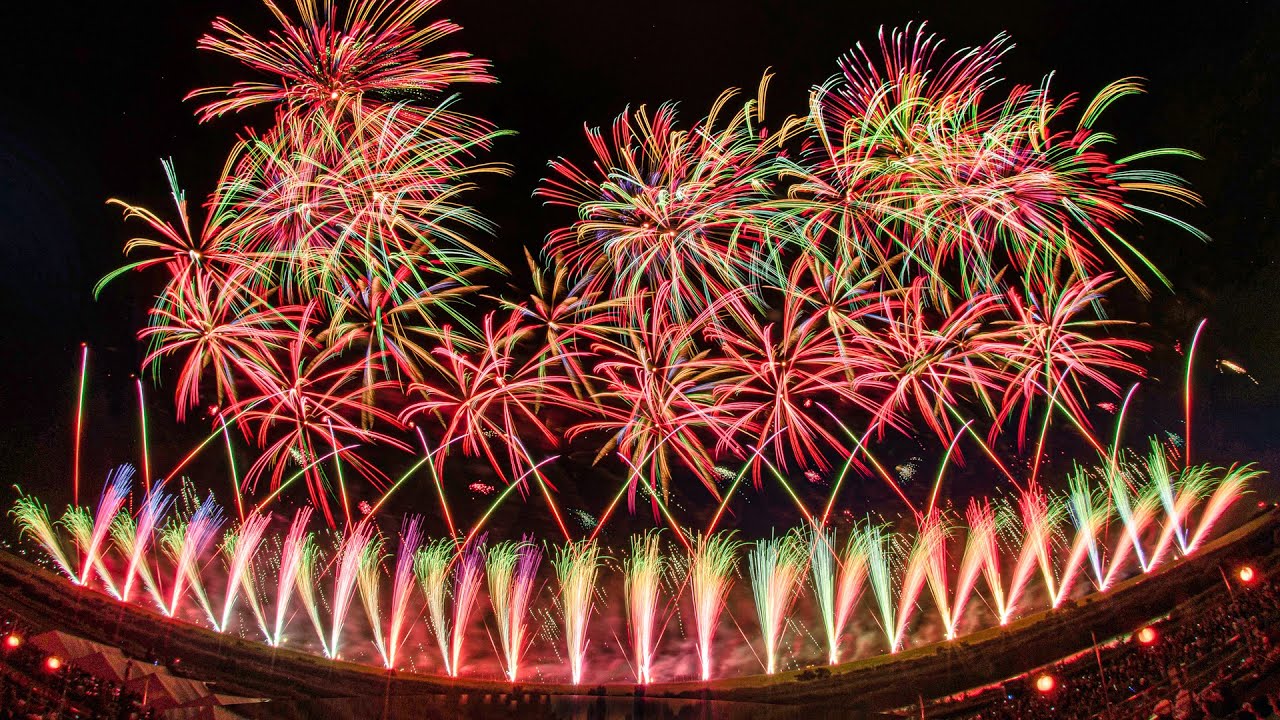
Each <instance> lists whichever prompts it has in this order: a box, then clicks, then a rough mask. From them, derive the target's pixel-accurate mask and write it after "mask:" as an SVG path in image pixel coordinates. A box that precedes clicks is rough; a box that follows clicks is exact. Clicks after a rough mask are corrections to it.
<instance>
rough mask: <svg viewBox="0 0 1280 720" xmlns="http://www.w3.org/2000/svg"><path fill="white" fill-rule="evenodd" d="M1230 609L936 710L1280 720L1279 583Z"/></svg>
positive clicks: (1163, 626) (1175, 622)
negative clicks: (1275, 719) (1268, 719)
mask: <svg viewBox="0 0 1280 720" xmlns="http://www.w3.org/2000/svg"><path fill="white" fill-rule="evenodd" d="M1227 599H1228V601H1227V602H1225V603H1223V602H1220V601H1219V602H1212V603H1208V604H1205V605H1201V606H1197V607H1195V608H1194V610H1191V611H1190V613H1183V611H1179V614H1176V615H1174V616H1171V617H1169V618H1167V619H1165V620H1164V621H1161V622H1159V623H1156V624H1154V625H1152V626H1150V629H1149V630H1147V631H1145V632H1142V633H1137V634H1135V635H1134V636H1133V637H1132V638H1128V639H1125V640H1123V641H1121V642H1117V643H1113V644H1111V645H1109V646H1106V647H1099V648H1096V649H1095V650H1090V651H1089V652H1087V653H1083V654H1081V655H1079V656H1077V657H1074V658H1071V659H1069V660H1067V661H1064V662H1063V663H1060V664H1058V665H1057V666H1055V667H1052V668H1045V669H1044V670H1043V671H1041V672H1038V673H1033V674H1032V675H1030V676H1028V677H1026V678H1022V679H1019V680H1014V681H1010V682H1008V683H1005V684H1004V685H1002V686H1000V687H998V688H995V689H992V690H989V691H986V692H984V693H981V694H980V695H978V696H976V697H969V698H966V699H963V700H960V701H955V702H953V703H949V705H951V707H950V708H948V707H947V704H944V705H942V706H939V707H937V708H935V710H937V711H938V712H937V715H939V716H943V717H949V718H961V717H963V718H972V719H973V720H979V719H980V720H1023V719H1025V718H1066V719H1067V720H1072V719H1076V718H1079V719H1081V720H1083V719H1085V718H1104V720H1259V719H1267V718H1277V719H1278V720H1280V692H1277V690H1280V583H1276V582H1271V581H1268V580H1266V579H1263V578H1261V577H1257V578H1253V579H1252V581H1251V582H1237V583H1234V586H1233V587H1232V589H1231V594H1230V595H1229V596H1228V598H1227ZM1189 610H1190V609H1189Z"/></svg>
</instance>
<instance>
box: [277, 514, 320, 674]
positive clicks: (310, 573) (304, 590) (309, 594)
mask: <svg viewBox="0 0 1280 720" xmlns="http://www.w3.org/2000/svg"><path fill="white" fill-rule="evenodd" d="M309 509H310V508H308V510H309ZM297 553H298V575H297V583H296V586H297V590H298V600H299V601H301V602H302V607H303V609H305V610H306V611H307V617H308V618H310V620H311V627H312V628H313V629H314V630H315V632H316V639H317V640H318V641H319V642H320V650H321V652H323V653H324V656H325V657H327V658H332V657H333V656H334V653H333V652H332V650H330V648H329V645H328V643H327V642H326V639H325V632H324V623H322V622H321V621H320V603H319V602H318V598H317V597H316V593H317V592H318V591H319V585H318V583H319V579H320V578H319V575H320V572H319V569H318V566H319V565H320V563H321V562H323V559H324V558H323V556H322V554H321V552H320V546H319V545H317V544H316V541H315V535H314V534H313V533H306V534H305V535H303V536H302V539H301V541H300V542H299V543H298V549H297ZM277 638H278V639H277V641H276V644H277V645H279V644H280V643H281V642H283V638H282V637H280V636H279V631H278V630H277Z"/></svg>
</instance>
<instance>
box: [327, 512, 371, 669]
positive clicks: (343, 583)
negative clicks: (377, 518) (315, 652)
mask: <svg viewBox="0 0 1280 720" xmlns="http://www.w3.org/2000/svg"><path fill="white" fill-rule="evenodd" d="M377 534H378V528H377V526H376V525H374V524H373V523H372V522H370V521H369V520H367V519H366V520H364V521H363V522H359V523H357V524H355V525H354V526H352V527H350V528H348V529H347V533H346V535H344V536H343V537H342V538H341V540H340V541H339V542H338V547H337V555H336V556H335V558H334V565H335V567H336V570H335V571H334V579H333V616H332V621H333V624H332V625H331V626H330V630H329V643H328V645H327V648H326V649H327V650H328V653H329V657H330V658H336V657H338V640H339V639H340V638H341V637H342V629H343V627H344V626H345V625H346V621H347V611H348V610H350V609H351V597H352V595H354V594H355V591H356V584H357V582H358V581H359V579H360V574H361V570H362V569H364V570H367V569H368V560H369V553H367V552H366V550H367V549H368V548H369V545H370V544H371V543H373V542H375V537H376V536H377ZM379 550H381V547H380V544H379Z"/></svg>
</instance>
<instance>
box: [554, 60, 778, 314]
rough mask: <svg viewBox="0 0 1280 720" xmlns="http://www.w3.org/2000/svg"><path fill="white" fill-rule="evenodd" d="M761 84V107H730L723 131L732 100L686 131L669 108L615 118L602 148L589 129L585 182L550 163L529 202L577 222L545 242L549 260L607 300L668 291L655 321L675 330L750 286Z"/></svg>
mask: <svg viewBox="0 0 1280 720" xmlns="http://www.w3.org/2000/svg"><path fill="white" fill-rule="evenodd" d="M767 80H768V76H766V77H765V81H766V82H763V83H761V87H760V90H761V97H760V100H757V101H748V102H745V103H742V104H741V105H739V106H738V107H739V108H740V109H739V110H738V112H736V113H735V114H734V115H733V116H732V117H731V118H730V119H729V121H728V122H727V123H725V124H724V125H723V126H721V125H720V117H721V112H722V111H723V110H724V109H725V108H726V107H727V106H730V104H731V103H732V102H733V100H734V95H735V91H729V92H727V93H725V94H723V95H722V96H721V97H720V98H719V99H718V100H717V101H716V103H715V105H714V106H713V108H712V111H711V113H710V114H709V115H708V116H707V117H706V118H705V119H703V120H701V121H699V122H697V123H695V124H694V125H693V127H691V128H690V129H689V130H687V131H686V130H679V129H677V122H676V109H675V106H674V105H669V104H668V105H663V106H662V107H660V108H658V110H657V111H656V112H654V113H652V114H651V113H650V112H649V111H648V110H647V109H646V108H643V107H642V108H640V109H638V110H635V111H632V110H627V111H624V112H623V113H622V114H621V115H619V116H618V118H617V119H616V120H615V121H614V124H613V128H612V133H611V135H610V136H609V138H608V139H606V136H605V135H604V134H603V133H602V132H601V131H600V130H599V129H598V128H596V129H589V130H587V137H588V140H589V142H590V144H591V147H592V150H593V151H594V152H595V155H596V159H595V162H594V165H593V168H592V170H593V171H594V172H592V173H588V172H585V171H583V170H581V169H579V168H577V167H576V166H574V165H573V164H571V163H569V162H567V161H564V160H563V159H562V160H558V161H554V162H552V164H551V167H552V169H553V170H554V171H555V175H556V177H555V178H554V179H551V180H547V181H546V182H545V184H544V186H543V187H542V188H539V190H538V191H537V192H538V195H540V196H541V197H543V198H545V199H546V200H547V201H548V202H549V203H551V204H553V205H560V206H565V207H569V208H572V209H574V210H575V211H576V212H577V217H578V218H579V220H578V221H577V222H575V223H574V224H573V225H571V226H569V227H567V228H561V229H558V230H556V231H554V232H553V233H552V234H551V236H550V238H549V243H548V250H549V251H550V252H551V254H552V255H553V256H554V257H556V258H557V260H558V261H559V262H560V263H562V264H563V265H565V266H567V267H571V268H582V274H583V275H584V276H586V277H590V278H591V283H592V284H591V285H590V286H589V287H590V288H591V289H592V290H604V291H605V292H606V294H607V295H609V296H612V297H620V296H625V297H634V296H635V295H637V294H638V293H639V292H641V291H642V290H644V289H649V290H653V289H657V288H658V287H659V286H663V285H665V286H667V287H669V288H670V292H668V293H666V294H664V295H663V296H662V298H661V300H660V302H661V305H660V306H659V307H660V309H659V310H658V312H662V313H664V314H669V315H672V316H674V317H675V318H676V319H678V320H679V321H682V322H683V321H688V320H690V319H692V318H693V317H695V316H697V315H698V314H699V313H700V312H701V311H702V310H703V309H704V308H705V307H707V306H708V305H709V304H712V303H713V301H714V299H715V298H718V297H720V296H721V295H722V294H723V293H724V292H725V290H726V289H735V288H740V287H743V286H744V285H746V284H748V283H750V282H751V281H753V280H754V279H755V278H754V277H753V274H754V273H755V271H756V268H757V262H756V261H757V258H758V257H759V256H760V255H762V254H763V252H764V251H763V249H762V248H761V247H760V246H761V244H763V243H764V241H765V238H766V237H767V236H768V234H769V231H768V228H767V224H768V220H767V214H766V213H764V212H763V209H764V201H765V200H766V198H767V195H766V193H765V188H766V186H767V184H768V183H770V182H771V177H772V176H774V175H776V172H777V169H776V166H775V164H774V160H773V158H774V156H773V153H772V148H771V143H769V142H765V141H764V138H763V137H762V136H761V134H760V128H759V123H760V120H761V118H760V116H759V113H760V112H761V111H762V107H763V94H764V90H765V86H766V85H767ZM609 139H611V140H612V145H613V146H612V147H610V144H609ZM606 283H608V284H607V285H606Z"/></svg>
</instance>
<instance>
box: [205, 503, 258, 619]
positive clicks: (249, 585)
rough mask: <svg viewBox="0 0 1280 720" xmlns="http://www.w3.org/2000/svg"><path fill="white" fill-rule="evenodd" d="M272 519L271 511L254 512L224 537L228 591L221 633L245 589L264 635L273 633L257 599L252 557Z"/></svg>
mask: <svg viewBox="0 0 1280 720" xmlns="http://www.w3.org/2000/svg"><path fill="white" fill-rule="evenodd" d="M270 522H271V513H266V514H265V515H264V514H259V513H256V512H255V513H252V514H250V515H249V517H247V518H246V519H245V521H244V522H242V523H240V527H238V528H236V529H235V530H232V531H228V532H227V534H226V537H225V539H224V540H223V543H222V551H223V554H224V555H226V557H227V592H226V594H225V595H224V596H223V602H222V617H221V620H220V622H219V623H218V625H217V630H219V631H220V632H226V631H227V623H229V622H230V620H231V609H232V608H233V607H235V604H236V596H237V594H238V593H239V592H240V591H241V590H243V591H244V594H245V599H246V600H247V601H248V603H249V608H250V610H251V611H252V612H253V616H254V618H255V619H257V621H258V626H259V627H260V628H261V629H262V633H263V635H266V636H267V637H270V636H271V634H270V633H269V632H268V631H267V627H266V625H267V623H266V618H265V616H264V615H263V614H262V604H261V603H260V602H259V601H258V593H257V587H256V585H255V584H254V578H253V557H254V555H255V554H256V553H257V552H258V548H259V547H261V545H262V534H263V532H265V531H266V529H267V524H268V523H270Z"/></svg>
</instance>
